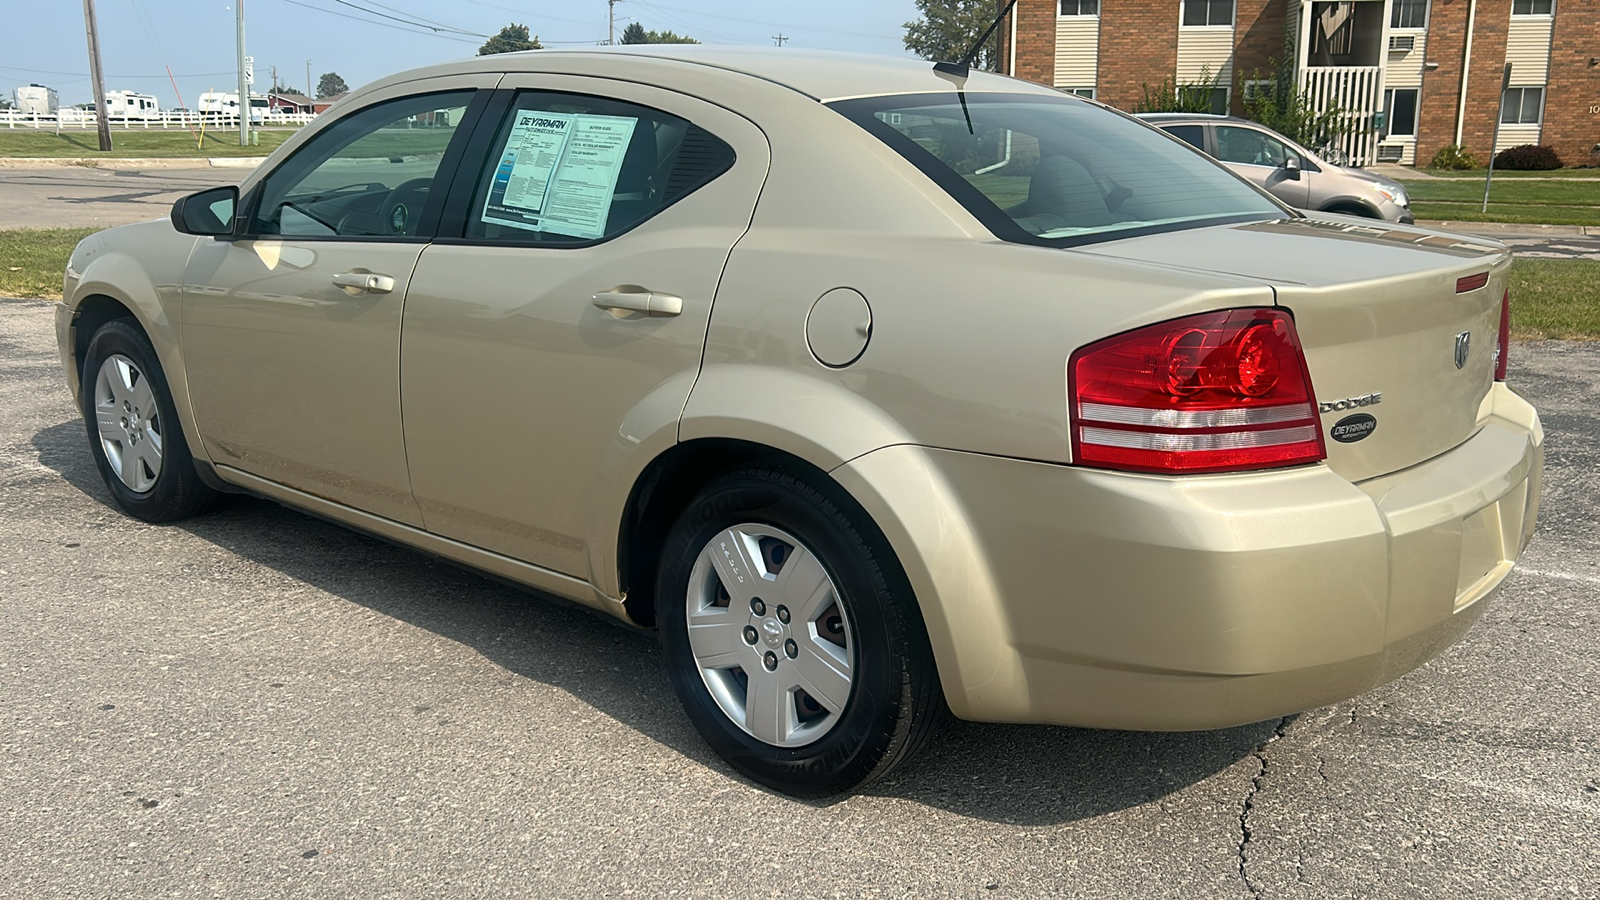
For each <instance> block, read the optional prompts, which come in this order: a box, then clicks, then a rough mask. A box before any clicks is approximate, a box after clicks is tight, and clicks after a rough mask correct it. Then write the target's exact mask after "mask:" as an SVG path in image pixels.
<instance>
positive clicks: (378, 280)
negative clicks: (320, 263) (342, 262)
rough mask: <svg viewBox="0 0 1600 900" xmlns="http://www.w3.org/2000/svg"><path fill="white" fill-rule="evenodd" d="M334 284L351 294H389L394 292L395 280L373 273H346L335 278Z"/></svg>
mask: <svg viewBox="0 0 1600 900" xmlns="http://www.w3.org/2000/svg"><path fill="white" fill-rule="evenodd" d="M333 283H334V284H336V285H338V286H339V287H342V288H344V289H345V290H347V291H350V292H351V293H365V294H387V293H389V292H390V291H392V290H394V279H393V278H390V277H389V276H387V275H374V274H372V273H371V272H345V273H343V274H341V275H335V276H333Z"/></svg>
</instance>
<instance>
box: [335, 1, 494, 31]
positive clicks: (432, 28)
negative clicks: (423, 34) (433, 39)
mask: <svg viewBox="0 0 1600 900" xmlns="http://www.w3.org/2000/svg"><path fill="white" fill-rule="evenodd" d="M333 2H335V3H337V4H339V5H340V6H348V7H350V8H351V9H357V10H360V11H361V12H364V13H366V14H368V15H372V16H377V17H379V18H381V19H389V20H392V21H395V22H400V23H401V24H404V25H412V26H415V27H417V28H425V29H427V30H429V31H432V32H434V33H443V32H446V31H449V32H453V33H455V34H465V35H469V36H471V37H480V38H487V37H488V35H487V34H479V33H477V32H476V31H464V30H462V29H460V28H453V27H451V26H449V25H444V26H437V23H435V24H434V25H429V24H425V22H426V20H422V21H412V20H411V19H402V18H400V17H398V16H391V15H389V14H388V13H381V12H378V11H377V10H375V9H367V8H366V7H365V6H358V5H357V4H354V3H351V2H350V0H333ZM385 8H387V7H385ZM373 24H377V23H373Z"/></svg>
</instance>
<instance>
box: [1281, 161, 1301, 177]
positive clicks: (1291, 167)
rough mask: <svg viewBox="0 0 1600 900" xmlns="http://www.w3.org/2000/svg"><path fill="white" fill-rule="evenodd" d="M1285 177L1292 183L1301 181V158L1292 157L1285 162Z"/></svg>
mask: <svg viewBox="0 0 1600 900" xmlns="http://www.w3.org/2000/svg"><path fill="white" fill-rule="evenodd" d="M1283 175H1284V177H1285V178H1287V179H1289V180H1290V181H1299V180H1300V157H1298V156H1291V157H1288V158H1287V159H1285V160H1284V161H1283Z"/></svg>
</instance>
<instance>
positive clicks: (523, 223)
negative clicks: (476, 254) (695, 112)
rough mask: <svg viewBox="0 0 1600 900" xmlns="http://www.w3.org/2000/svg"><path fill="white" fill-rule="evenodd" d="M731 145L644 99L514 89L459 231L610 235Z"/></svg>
mask: <svg viewBox="0 0 1600 900" xmlns="http://www.w3.org/2000/svg"><path fill="white" fill-rule="evenodd" d="M733 161H734V154H733V148H732V147H729V146H728V145H727V144H726V143H724V142H723V141H721V140H719V139H718V138H717V137H715V136H714V135H712V134H711V133H709V132H707V131H706V130H705V129H703V128H700V127H699V126H697V125H695V124H694V123H692V122H689V121H687V120H685V119H682V118H679V117H678V116H675V115H672V114H671V113H667V112H662V111H660V110H656V109H650V108H648V107H644V106H638V105H635V104H632V103H626V102H623V101H620V100H610V99H605V98H601V97H588V96H581V95H574V94H556V93H548V92H530V93H524V94H522V95H520V96H519V97H518V98H517V102H516V103H515V104H514V105H513V107H512V109H511V111H510V112H509V113H508V114H507V116H506V119H505V121H504V122H502V123H501V125H500V129H499V132H498V133H497V134H496V136H495V139H494V141H493V143H492V144H491V150H490V156H489V158H488V160H487V163H486V165H485V169H484V171H482V172H481V173H479V177H478V184H477V188H476V192H475V193H474V195H473V201H472V206H471V207H470V209H469V213H468V218H467V228H466V234H465V236H466V237H467V238H468V239H471V240H483V241H492V242H497V243H498V242H507V243H541V244H545V243H554V244H574V243H589V242H593V241H599V240H605V239H607V238H611V237H615V236H616V235H618V234H621V233H623V232H625V231H628V230H629V229H631V228H633V227H635V226H637V225H638V224H639V223H641V222H643V221H645V220H646V219H648V218H650V217H651V216H654V215H655V214H656V213H658V212H660V211H661V210H662V209H665V208H666V207H668V206H670V205H671V204H672V203H674V202H675V201H677V200H678V199H679V198H681V197H683V196H684V195H686V194H688V193H690V192H691V191H693V190H694V189H696V188H698V187H699V186H700V185H702V184H705V183H706V182H708V181H710V180H711V179H713V178H715V177H717V176H718V175H720V174H722V173H723V172H725V171H727V170H728V168H729V167H730V166H732V165H733Z"/></svg>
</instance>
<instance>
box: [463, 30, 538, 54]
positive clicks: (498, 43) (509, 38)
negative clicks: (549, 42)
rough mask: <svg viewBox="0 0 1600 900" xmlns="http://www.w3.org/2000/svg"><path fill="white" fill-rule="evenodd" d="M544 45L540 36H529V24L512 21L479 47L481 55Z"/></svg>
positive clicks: (512, 51)
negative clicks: (540, 41) (540, 40)
mask: <svg viewBox="0 0 1600 900" xmlns="http://www.w3.org/2000/svg"><path fill="white" fill-rule="evenodd" d="M543 49H544V45H543V44H541V43H539V36H538V35H533V36H532V37H529V36H528V26H526V25H518V24H517V23H515V22H512V23H511V24H510V25H507V26H506V27H504V28H502V29H500V33H499V34H497V35H495V36H494V37H492V38H489V39H488V40H487V41H485V42H484V44H483V46H482V47H479V48H478V55H479V56H493V55H494V54H496V53H516V52H517V51H519V50H543Z"/></svg>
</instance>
